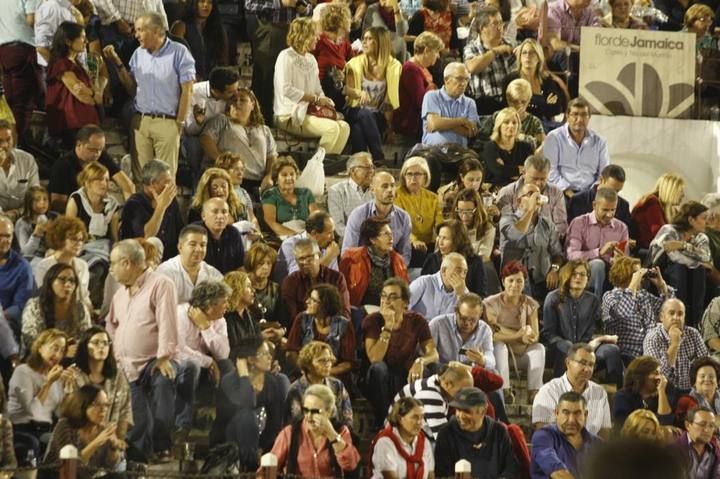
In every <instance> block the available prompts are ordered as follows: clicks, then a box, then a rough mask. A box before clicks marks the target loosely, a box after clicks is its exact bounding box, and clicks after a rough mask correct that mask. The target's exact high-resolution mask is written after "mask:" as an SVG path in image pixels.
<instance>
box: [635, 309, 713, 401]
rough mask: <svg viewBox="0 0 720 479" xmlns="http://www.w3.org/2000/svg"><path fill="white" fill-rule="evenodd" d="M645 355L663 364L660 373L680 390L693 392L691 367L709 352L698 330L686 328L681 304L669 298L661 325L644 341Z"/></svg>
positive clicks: (663, 310)
mask: <svg viewBox="0 0 720 479" xmlns="http://www.w3.org/2000/svg"><path fill="white" fill-rule="evenodd" d="M643 354H644V355H646V356H652V357H654V358H655V359H657V360H658V361H659V362H660V371H661V372H662V373H663V374H664V375H665V377H667V379H668V381H669V382H671V383H672V384H673V385H674V386H675V387H676V388H677V389H678V390H680V391H681V392H684V391H689V390H690V388H691V387H692V384H691V383H690V365H691V364H692V362H693V361H694V360H695V359H697V358H700V357H703V356H707V355H708V350H707V347H705V343H704V342H703V338H702V336H701V335H700V333H699V332H698V330H697V329H695V328H693V327H690V326H685V305H684V304H683V302H682V301H680V300H679V299H676V298H670V299H668V300H666V301H665V302H664V303H663V305H662V308H661V309H660V323H659V324H658V325H657V326H655V328H654V329H651V330H650V331H648V333H647V335H646V336H645V341H643Z"/></svg>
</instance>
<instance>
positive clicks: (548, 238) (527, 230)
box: [500, 183, 563, 303]
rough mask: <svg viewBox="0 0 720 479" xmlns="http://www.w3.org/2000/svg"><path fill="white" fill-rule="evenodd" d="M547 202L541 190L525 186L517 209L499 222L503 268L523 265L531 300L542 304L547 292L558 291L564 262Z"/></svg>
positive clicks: (520, 194)
mask: <svg viewBox="0 0 720 479" xmlns="http://www.w3.org/2000/svg"><path fill="white" fill-rule="evenodd" d="M546 199H547V197H543V196H542V195H541V193H540V188H538V187H537V186H536V185H534V184H532V183H526V184H524V185H523V187H522V188H521V189H520V191H519V197H518V201H519V202H518V207H517V209H515V211H510V209H509V208H505V209H504V210H503V215H502V217H501V218H500V253H501V254H502V264H503V265H504V264H507V263H508V262H510V261H512V260H519V261H522V263H523V265H524V266H525V267H526V268H527V270H528V274H529V278H528V279H529V284H530V290H531V292H532V297H533V298H535V299H536V300H537V301H539V302H541V303H542V301H543V300H544V298H545V295H546V294H547V292H548V291H551V290H553V289H555V288H557V285H558V279H559V275H558V270H559V269H560V265H561V264H562V262H563V249H562V245H561V244H560V239H559V235H558V232H557V230H556V229H555V224H554V223H553V222H552V220H551V219H550V218H549V217H548V216H547V215H546V214H544V211H543V206H545V203H546V201H545V200H546Z"/></svg>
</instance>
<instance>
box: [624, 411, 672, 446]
mask: <svg viewBox="0 0 720 479" xmlns="http://www.w3.org/2000/svg"><path fill="white" fill-rule="evenodd" d="M620 436H622V437H625V438H630V439H639V440H642V441H652V442H660V443H665V442H667V441H666V439H665V432H664V431H663V428H662V426H661V425H660V421H658V418H657V417H656V416H655V413H653V412H652V411H650V410H649V409H636V410H635V411H633V412H632V413H631V414H630V415H629V416H628V418H627V419H626V420H625V424H623V426H622V429H621V430H620Z"/></svg>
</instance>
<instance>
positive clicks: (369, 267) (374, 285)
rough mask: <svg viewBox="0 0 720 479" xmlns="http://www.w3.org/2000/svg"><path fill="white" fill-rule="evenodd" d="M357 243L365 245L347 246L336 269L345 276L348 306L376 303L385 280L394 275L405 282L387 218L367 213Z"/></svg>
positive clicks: (405, 273) (401, 263) (406, 279)
mask: <svg viewBox="0 0 720 479" xmlns="http://www.w3.org/2000/svg"><path fill="white" fill-rule="evenodd" d="M360 242H361V244H364V245H365V246H360V247H358V248H350V249H348V250H346V251H345V253H343V256H342V258H341V259H340V272H341V273H342V274H343V275H345V280H346V281H347V284H348V290H349V292H350V304H351V305H352V306H357V307H361V306H363V305H366V304H371V305H375V306H379V305H380V293H381V292H382V288H383V283H384V282H385V280H386V279H388V278H392V277H397V278H400V279H402V280H404V281H408V282H409V280H408V272H407V266H406V265H405V261H404V260H403V259H402V256H400V255H399V254H398V253H396V252H395V251H394V250H393V234H392V230H391V229H390V222H389V221H388V220H386V219H382V218H379V217H377V216H371V217H370V218H368V219H366V220H365V221H363V223H362V225H361V226H360Z"/></svg>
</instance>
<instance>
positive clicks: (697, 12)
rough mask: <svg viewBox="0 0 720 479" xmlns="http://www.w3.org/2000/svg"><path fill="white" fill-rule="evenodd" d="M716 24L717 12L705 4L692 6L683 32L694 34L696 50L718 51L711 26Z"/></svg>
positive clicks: (688, 10) (686, 15)
mask: <svg viewBox="0 0 720 479" xmlns="http://www.w3.org/2000/svg"><path fill="white" fill-rule="evenodd" d="M714 22H715V12H713V11H712V9H711V8H710V7H708V6H707V5H705V4H703V3H696V4H694V5H691V6H690V8H688V9H687V11H686V12H685V17H684V18H683V29H682V31H683V32H688V33H694V34H695V37H696V40H695V49H696V50H700V49H701V48H712V49H714V50H717V49H718V41H717V39H716V38H714V37H713V36H712V32H711V31H710V26H711V25H712V24H713V23H714Z"/></svg>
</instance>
